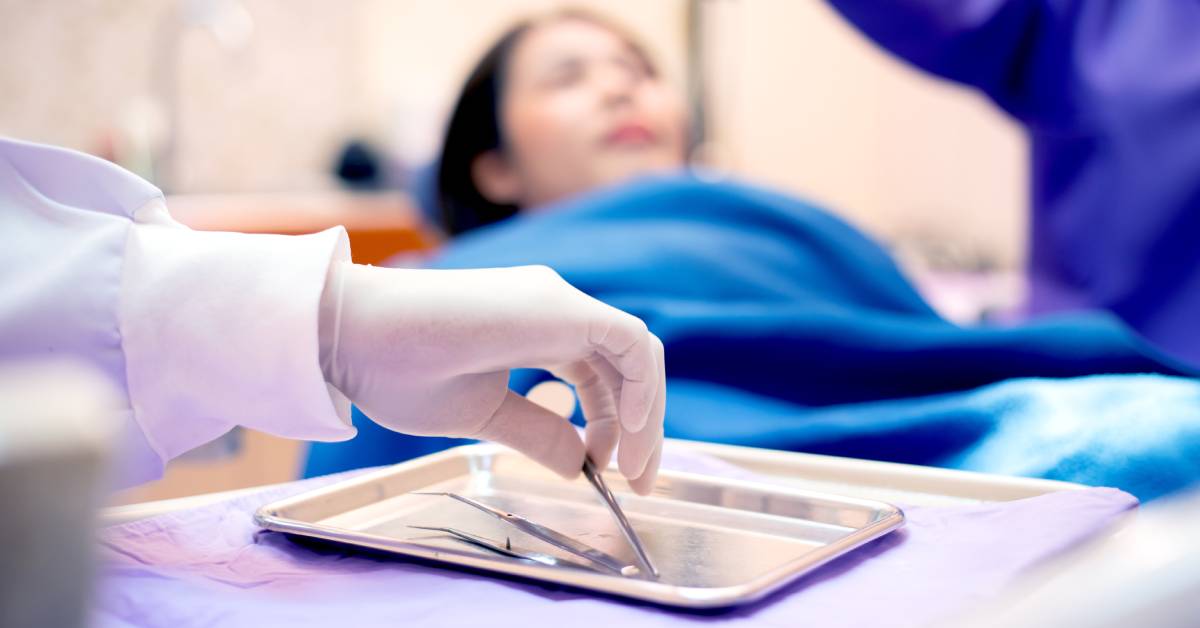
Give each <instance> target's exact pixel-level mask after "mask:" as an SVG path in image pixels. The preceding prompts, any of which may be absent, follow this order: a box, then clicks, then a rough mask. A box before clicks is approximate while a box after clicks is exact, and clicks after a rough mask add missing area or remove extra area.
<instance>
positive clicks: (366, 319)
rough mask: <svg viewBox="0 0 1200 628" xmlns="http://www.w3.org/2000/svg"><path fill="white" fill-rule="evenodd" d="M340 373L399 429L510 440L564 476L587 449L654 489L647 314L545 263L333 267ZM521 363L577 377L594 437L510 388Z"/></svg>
mask: <svg viewBox="0 0 1200 628" xmlns="http://www.w3.org/2000/svg"><path fill="white" fill-rule="evenodd" d="M320 327H321V334H320V337H321V366H322V368H323V369H324V372H325V376H326V378H328V380H329V382H330V383H331V384H333V385H334V386H335V387H337V388H338V390H340V391H342V392H343V393H344V394H345V395H346V396H347V397H349V398H350V399H351V400H352V401H354V403H355V404H357V405H358V407H360V408H362V410H363V411H364V412H365V413H366V414H367V416H369V417H371V418H372V419H373V420H375V421H376V422H378V423H380V424H381V425H383V426H384V427H387V428H389V429H392V430H396V431H398V432H404V433H407V434H418V435H425V436H456V437H465V438H478V439H484V440H492V441H496V442H499V443H503V444H505V445H508V446H510V447H512V448H514V449H516V450H518V451H521V452H523V453H525V454H526V455H528V456H529V457H531V458H533V459H534V460H536V461H538V462H540V463H542V464H543V465H545V466H547V467H549V468H550V469H552V470H554V471H556V472H557V473H559V474H561V475H563V476H564V477H568V478H570V477H574V476H575V475H576V474H578V473H579V472H580V470H581V468H582V466H583V458H584V454H585V451H586V452H587V454H588V455H590V456H591V457H592V459H593V460H594V461H595V462H596V464H597V465H598V466H599V467H601V468H603V467H605V466H607V464H608V461H609V459H610V457H611V456H612V453H613V451H614V449H617V447H618V443H619V445H620V449H619V451H618V452H617V462H618V468H619V469H620V470H621V473H622V474H623V475H625V477H626V478H628V479H629V481H630V485H631V486H632V487H633V489H634V490H635V491H637V492H639V493H642V494H646V493H648V492H649V491H650V489H651V488H652V487H653V484H654V478H655V476H656V475H657V473H658V463H659V457H660V455H661V448H662V435H663V428H662V421H663V410H664V407H665V403H666V379H665V371H664V368H663V346H662V342H661V341H659V339H658V338H657V337H655V336H654V335H653V334H651V333H650V332H649V331H648V330H647V329H646V325H645V324H644V323H642V321H640V320H639V319H637V318H635V317H633V316H630V315H629V314H626V313H624V312H621V311H620V310H617V309H615V308H613V307H611V306H608V305H606V304H604V303H601V302H600V301H597V300H596V299H593V298H592V297H589V296H587V295H586V294H584V293H582V292H580V291H579V290H577V289H575V288H574V287H572V286H571V285H570V284H568V283H567V282H566V281H564V280H563V279H562V278H561V277H559V276H558V274H557V273H555V272H554V271H553V270H551V269H549V268H546V267H544V266H523V267H518V268H497V269H487V270H409V269H396V268H376V267H371V266H360V265H357V264H349V263H340V264H335V265H334V268H333V269H331V271H330V276H329V283H328V284H327V285H326V290H325V295H324V297H323V298H322V305H321V318H320ZM513 368H541V369H546V370H548V371H550V372H551V373H553V374H555V375H556V376H558V377H559V378H561V379H563V380H565V381H566V382H568V383H570V384H572V385H574V386H575V389H576V392H577V393H578V395H579V400H580V405H581V406H582V407H583V413H584V416H585V417H586V419H587V428H586V431H585V434H586V436H585V438H586V441H587V444H586V446H585V445H584V443H583V442H582V441H581V440H580V438H579V435H578V433H577V432H576V431H575V429H574V428H573V427H572V426H571V424H570V423H569V422H567V421H566V420H564V419H563V418H562V417H560V416H558V415H556V414H554V413H553V412H551V411H550V410H547V409H545V408H543V407H541V406H539V405H537V404H535V403H533V402H532V401H529V400H528V399H526V398H525V397H522V396H521V395H519V394H517V393H515V392H513V391H511V390H509V388H508V372H509V369H513Z"/></svg>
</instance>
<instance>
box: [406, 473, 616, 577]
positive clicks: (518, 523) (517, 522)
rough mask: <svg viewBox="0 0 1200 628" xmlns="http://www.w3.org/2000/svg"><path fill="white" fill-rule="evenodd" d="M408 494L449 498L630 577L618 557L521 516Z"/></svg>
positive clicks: (484, 506) (479, 505)
mask: <svg viewBox="0 0 1200 628" xmlns="http://www.w3.org/2000/svg"><path fill="white" fill-rule="evenodd" d="M411 494H412V495H440V496H442V497H449V498H451V499H456V500H458V501H460V502H462V503H464V504H466V505H468V506H471V507H472V508H476V509H478V510H481V511H483V512H485V513H487V514H489V515H491V516H493V517H495V518H497V519H499V520H501V521H503V522H505V523H507V524H509V525H511V526H513V527H514V528H516V529H518V530H520V531H522V532H524V533H526V534H529V535H530V536H533V537H536V538H538V539H541V540H543V541H545V542H547V543H549V544H551V545H553V546H554V547H557V548H558V549H561V550H563V551H565V552H568V553H570V554H572V555H574V556H578V557H580V558H582V559H584V560H587V561H589V562H591V563H595V564H597V565H600V566H601V567H604V568H605V569H607V570H609V571H611V572H613V573H616V574H620V575H630V573H631V571H632V570H631V569H629V568H630V567H632V565H625V564H623V563H622V562H621V560H620V559H619V558H617V557H616V556H613V555H611V554H608V553H606V552H603V551H601V550H598V549H596V548H594V547H592V546H591V545H588V544H586V543H583V542H582V541H577V540H575V539H573V538H571V537H569V536H567V535H565V534H563V533H561V532H559V531H557V530H554V529H551V528H547V527H546V526H544V525H540V524H537V523H534V522H532V521H530V520H528V519H526V518H525V517H522V516H521V515H517V514H513V513H511V512H507V511H504V510H500V509H499V508H494V507H492V506H488V505H487V504H485V503H483V502H479V501H475V500H474V499H471V498H470V497H464V496H462V495H459V494H458V493H444V492H441V493H437V492H434V493H427V492H420V491H417V492H413V493H411ZM634 569H636V568H634Z"/></svg>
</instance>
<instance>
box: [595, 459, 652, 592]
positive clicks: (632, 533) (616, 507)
mask: <svg viewBox="0 0 1200 628" xmlns="http://www.w3.org/2000/svg"><path fill="white" fill-rule="evenodd" d="M583 475H584V477H586V478H587V479H588V482H590V483H591V485H592V486H593V487H595V489H596V492H598V493H600V497H601V499H603V500H604V503H605V504H606V505H608V511H609V512H611V513H612V516H613V518H614V519H616V520H617V526H618V527H620V528H621V534H623V535H625V540H626V541H628V542H629V545H630V546H631V547H633V552H634V554H636V555H637V559H638V562H639V563H641V564H642V565H641V566H642V569H643V570H645V572H646V573H649V574H651V575H653V576H654V577H655V578H658V576H659V572H658V568H657V567H655V566H654V563H652V562H650V555H649V554H647V553H646V546H645V545H643V544H642V539H641V538H639V537H638V534H637V531H636V530H634V529H633V525H631V524H630V523H629V519H627V518H626V517H625V511H623V510H621V505H620V504H618V503H617V498H616V496H614V495H613V493H612V490H610V489H609V488H608V485H607V484H605V483H604V478H603V477H602V476H601V475H600V472H599V471H597V470H596V465H595V464H593V463H592V459H591V457H586V458H584V460H583Z"/></svg>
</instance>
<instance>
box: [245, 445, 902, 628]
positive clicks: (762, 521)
mask: <svg viewBox="0 0 1200 628" xmlns="http://www.w3.org/2000/svg"><path fill="white" fill-rule="evenodd" d="M605 480H606V481H608V482H609V484H610V486H611V487H612V489H613V491H614V492H615V493H616V494H617V496H618V497H619V499H620V502H621V506H622V508H623V509H624V510H625V513H626V514H627V515H628V517H629V519H630V521H631V522H632V524H633V526H634V527H635V528H636V529H637V531H638V534H639V535H640V536H641V538H642V540H643V542H644V543H645V545H646V548H647V550H648V552H649V554H650V555H651V556H652V557H653V558H654V560H655V562H656V563H657V566H658V568H659V570H660V571H661V572H662V574H661V577H660V578H658V579H657V580H649V579H642V578H631V577H622V576H618V575H608V574H604V573H600V572H594V571H590V570H584V569H572V568H569V567H553V566H548V565H543V564H539V563H534V562H532V561H526V560H521V559H514V558H511V557H507V556H501V555H499V554H496V553H494V552H491V551H488V550H486V549H483V548H477V547H473V546H470V545H467V544H464V543H462V542H460V541H457V540H454V539H453V538H451V537H449V536H448V535H441V534H437V533H430V532H428V531H424V530H417V529H412V528H409V526H411V525H421V526H452V527H455V528H459V529H462V530H466V531H468V532H470V533H473V534H475V535H479V536H482V537H486V538H488V539H491V540H493V541H495V542H497V543H505V542H506V540H507V541H508V542H511V544H512V546H513V547H514V548H517V547H520V548H525V549H531V550H536V551H538V552H543V553H546V554H552V555H555V556H559V555H561V556H562V557H563V558H566V559H570V555H569V554H561V553H560V552H557V551H556V550H555V549H554V548H551V547H549V546H547V545H546V544H544V543H542V542H540V541H538V540H537V539H535V538H533V537H529V536H526V535H524V534H523V533H521V532H519V531H517V530H515V529H513V528H511V527H509V526H506V525H505V524H504V523H502V522H500V521H497V520H496V519H494V518H492V517H490V516H488V515H486V514H484V513H481V512H479V511H476V510H474V509H472V508H470V507H468V506H464V505H463V504H460V503H458V502H455V501H454V500H450V499H444V498H438V497H432V496H426V495H411V494H409V493H411V492H414V491H445V492H454V493H459V494H462V495H465V496H468V497H472V498H475V499H478V500H480V501H483V502H486V503H488V504H490V505H493V506H496V507H499V508H502V509H506V510H509V511H511V512H515V513H518V514H520V515H522V516H524V517H527V518H529V519H532V520H534V521H536V522H538V523H540V524H543V525H546V526H549V527H552V528H555V529H557V530H559V531H561V532H563V533H565V534H567V535H569V536H571V537H574V538H576V539H579V540H580V541H583V542H585V543H588V544H589V545H592V546H594V547H597V548H599V549H601V550H604V551H606V552H609V553H611V554H613V555H615V556H617V557H618V558H621V559H622V560H625V561H627V562H629V563H634V557H633V550H632V549H631V548H630V547H629V546H628V545H627V544H626V543H625V540H624V538H623V537H622V535H621V533H620V531H619V529H618V528H617V526H616V523H615V522H614V521H613V520H612V517H611V515H610V513H609V512H608V510H607V509H606V508H605V506H604V504H603V502H601V501H600V498H599V496H598V495H597V494H596V492H595V491H594V490H593V489H592V487H591V486H589V485H588V484H587V482H586V480H584V479H583V478H579V479H577V480H576V481H574V482H568V481H565V480H563V479H562V478H560V477H558V476H556V475H554V474H553V473H551V472H550V471H547V470H545V469H544V468H542V467H541V466H539V465H537V464H536V463H534V462H532V461H531V460H529V459H527V458H525V457H524V456H522V455H520V454H517V453H516V452H513V451H512V450H509V449H507V448H504V447H501V446H499V445H493V444H479V445H466V446H463V447H456V448H454V449H449V450H446V451H443V452H439V453H436V454H432V455H429V456H424V457H422V458H417V459H415V460H410V461H408V462H404V463H401V464H398V465H395V466H392V467H388V468H385V469H380V470H378V471H374V472H370V473H367V474H365V475H362V476H358V477H355V478H351V479H348V480H345V481H342V482H338V483H336V484H332V485H329V486H326V487H323V488H320V489H317V490H313V491H309V492H306V493H303V494H300V495H296V496H293V497H290V498H288V499H284V500H280V501H278V502H275V503H272V504H267V505H265V506H263V507H262V508H260V509H259V510H258V512H257V513H256V515H255V519H256V521H257V522H258V524H259V525H260V526H262V527H264V528H266V529H269V530H275V531H279V532H284V533H288V534H293V535H300V536H304V537H312V538H317V539H324V540H327V541H334V542H338V543H344V544H349V545H354V546H359V547H364V548H370V549H374V550H382V551H385V552H391V553H395V554H401V555H407V556H415V557H419V558H424V559H430V560H434V561H441V562H445V563H451V564H454V565H460V566H465V567H471V568H477V569H483V570H488V571H493V572H498V573H502V574H507V575H510V576H518V577H525V578H532V579H536V580H542V581H546V582H553V583H558V584H562V585H568V586H574V587H580V588H583V589H590V590H593V591H599V592H603V593H608V594H614V595H619V596H626V597H630V598H636V599H640V600H646V601H650V602H655V603H658V604H666V605H672V606H684V607H692V608H713V607H722V606H732V605H737V604H743V603H747V602H752V601H755V600H758V599H760V598H762V597H763V596H765V595H767V594H769V593H771V592H772V591H774V590H776V589H778V588H780V587H782V586H783V585H785V584H787V583H788V582H791V581H793V580H795V579H796V578H798V577H800V576H801V575H803V574H805V573H807V572H809V571H812V570H813V569H816V568H817V567H819V566H820V565H822V564H824V563H826V562H828V561H830V560H832V559H834V558H836V557H838V556H840V555H842V554H845V553H846V552H849V551H851V550H853V549H854V548H856V547H859V546H860V545H862V544H864V543H867V542H868V541H871V540H873V539H876V538H878V537H881V536H883V535H885V534H887V533H888V532H891V531H892V530H895V529H897V528H899V527H900V526H901V525H903V523H904V513H903V512H901V510H900V509H899V508H897V507H895V506H893V505H890V504H886V503H883V502H878V501H873V500H868V499H859V498H850V497H839V496H834V495H827V494H823V493H817V492H812V491H807V490H802V489H795V488H791V487H785V486H778V485H774V484H759V483H755V482H746V481H740V480H729V479H722V478H716V477H711V476H706V475H698V474H693V473H684V472H680V471H671V470H665V469H664V470H663V471H662V472H661V473H660V475H659V477H658V481H657V483H656V484H655V487H654V491H653V493H652V494H651V495H650V496H648V497H642V496H639V495H636V494H634V493H633V492H632V491H630V490H629V487H628V485H627V484H626V483H625V481H624V480H623V479H622V478H621V477H620V475H619V474H617V473H614V472H606V473H605Z"/></svg>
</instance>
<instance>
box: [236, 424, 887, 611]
mask: <svg viewBox="0 0 1200 628" xmlns="http://www.w3.org/2000/svg"><path fill="white" fill-rule="evenodd" d="M497 453H513V454H514V455H519V454H516V453H515V452H513V450H511V449H509V448H507V447H504V446H503V445H498V444H495V443H474V444H468V445H460V446H457V447H452V448H450V449H446V450H443V451H440V452H436V453H433V454H429V455H426V456H422V457H419V458H414V459H412V460H407V461H404V462H401V463H398V464H395V465H391V466H388V467H384V468H381V469H377V470H375V471H370V472H367V473H364V474H362V475H358V476H355V477H352V478H347V479H345V480H341V481H338V482H335V483H333V484H329V485H327V486H322V487H319V488H316V489H312V490H309V491H305V492H303V493H299V494H297V495H292V496H289V497H286V498H283V499H279V500H276V501H273V502H270V503H267V504H264V505H262V506H260V507H259V508H258V509H257V510H256V511H255V513H254V521H255V523H256V524H258V525H259V526H260V527H262V528H264V529H267V530H273V531H276V532H282V533H286V534H294V535H299V536H305V537H311V538H317V539H322V540H325V541H332V542H336V543H344V544H348V545H353V546H359V547H365V548H371V549H375V550H380V551H384V552H390V553H394V554H400V555H405V556H413V557H417V558H421V559H426V560H432V561H435V562H440V563H449V564H451V565H458V566H465V567H471V568H475V569H482V570H485V571H489V572H495V573H500V574H503V575H507V576H519V577H524V578H530V579H534V580H540V581H543V582H551V583H555V584H561V585H567V586H572V587H576V588H581V589H587V590H591V591H598V592H601V593H604V594H609V595H618V596H622V597H628V598H633V599H638V600H643V601H647V602H653V603H656V604H663V605H669V606H677V607H686V608H695V609H705V608H721V607H729V606H735V605H742V604H747V603H751V602H755V601H758V600H760V599H762V598H764V597H766V596H767V595H770V594H771V593H773V592H775V591H777V590H778V589H780V588H782V587H783V586H786V585H787V584H790V583H792V582H794V581H796V580H798V579H799V578H801V577H802V576H804V575H805V574H808V573H810V572H812V571H813V570H815V569H818V568H819V567H821V566H822V565H824V564H826V563H828V562H829V561H831V560H834V559H835V558H838V557H840V556H842V555H844V554H846V553H848V552H850V551H852V550H854V549H856V548H858V547H860V546H862V545H865V544H867V543H869V542H871V541H873V540H875V539H878V538H881V537H883V536H886V535H887V534H889V533H891V532H893V531H894V530H896V529H898V528H900V527H902V526H903V525H904V523H905V516H904V511H903V510H902V509H901V508H900V507H898V506H896V505H894V504H891V503H888V502H884V501H881V500H873V499H865V498H861V497H851V496H843V495H836V494H832V493H825V492H820V491H813V490H809V489H804V488H797V487H791V486H786V485H779V484H774V483H769V482H755V481H750V480H744V479H736V478H722V477H717V476H709V475H703V474H697V473H689V472H685V471H673V470H669V469H664V470H662V471H661V475H663V476H667V477H671V476H674V477H680V478H689V479H692V478H702V479H703V480H704V481H706V482H711V483H714V484H719V485H724V486H732V487H743V488H752V489H756V490H766V491H770V492H773V493H779V494H785V495H789V496H793V497H807V498H819V499H828V500H833V501H838V502H842V503H847V504H855V505H858V506H864V507H868V508H872V509H874V510H877V511H880V512H881V513H883V516H881V517H880V518H879V519H877V520H876V521H873V522H871V523H869V524H867V525H865V526H863V527H861V528H857V529H855V530H854V531H853V532H850V533H849V534H846V535H845V536H843V537H841V538H839V539H837V540H836V541H833V542H831V543H827V544H825V545H822V546H821V547H818V548H816V549H814V550H812V551H811V552H809V553H806V554H804V555H803V556H800V557H797V558H795V559H793V560H791V561H788V562H787V563H784V564H783V565H780V566H778V567H776V568H774V569H772V570H770V571H768V572H766V573H763V574H761V575H759V576H758V577H756V578H754V579H752V580H748V581H746V582H743V583H739V584H735V585H727V586H722V587H694V586H679V585H668V584H663V583H659V582H652V581H645V580H633V579H625V578H616V577H612V576H606V575H602V574H595V573H591V572H586V571H579V572H575V571H572V570H563V569H562V568H554V567H549V566H546V565H539V564H523V563H516V562H512V561H510V560H509V559H506V558H504V557H501V556H496V557H491V556H488V555H486V554H480V553H477V552H468V551H466V550H463V551H461V552H459V551H454V550H452V549H448V548H435V547H433V546H429V545H423V544H419V543H407V542H404V541H400V540H397V539H394V538H391V537H385V536H380V535H373V534H367V533H362V532H352V531H342V530H339V529H338V528H334V527H332V526H320V525H317V524H312V523H308V522H303V521H298V520H295V519H288V518H286V517H283V516H282V515H280V514H279V512H280V511H282V510H285V509H287V508H289V507H292V506H295V505H298V504H302V503H305V502H308V501H311V500H314V499H320V498H322V497H323V496H326V495H329V494H332V493H336V492H339V491H341V490H345V489H347V488H351V487H354V486H358V485H363V484H370V483H373V482H376V481H379V480H380V479H383V478H386V477H389V476H392V475H395V474H401V473H404V472H405V471H408V470H410V469H411V468H415V467H419V466H425V465H430V464H436V463H437V462H439V461H441V460H442V459H447V458H456V457H461V456H471V455H495V454H497Z"/></svg>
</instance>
